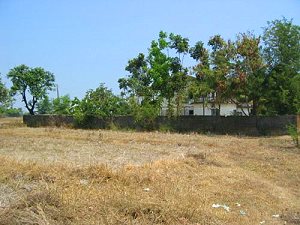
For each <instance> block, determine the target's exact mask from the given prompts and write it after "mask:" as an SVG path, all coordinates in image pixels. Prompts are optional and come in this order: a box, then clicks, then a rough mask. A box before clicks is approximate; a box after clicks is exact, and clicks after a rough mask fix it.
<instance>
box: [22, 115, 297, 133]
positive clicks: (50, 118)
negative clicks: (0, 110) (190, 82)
mask: <svg viewBox="0 0 300 225" xmlns="http://www.w3.org/2000/svg"><path fill="white" fill-rule="evenodd" d="M23 121H24V123H25V124H27V126H29V127H40V126H69V127H77V128H89V129H109V128H111V127H116V128H119V129H136V130H143V129H142V128H141V126H139V124H137V123H135V121H134V118H133V117H131V116H119V117H114V118H111V119H107V120H103V119H101V118H95V117H91V118H89V120H88V121H86V123H85V124H84V125H81V126H79V127H78V125H76V121H75V120H74V118H73V117H72V116H62V115H35V116H31V115H24V116H23ZM290 124H293V125H295V126H297V127H298V128H300V116H299V115H298V116H297V115H285V116H250V117H238V116H228V117H223V116H180V117H177V118H171V119H170V118H167V117H158V118H157V119H156V120H155V122H154V124H153V129H155V130H170V131H174V132H198V133H213V134H241V135H255V136H256V135H283V134H287V129H286V127H287V126H288V125H290Z"/></svg>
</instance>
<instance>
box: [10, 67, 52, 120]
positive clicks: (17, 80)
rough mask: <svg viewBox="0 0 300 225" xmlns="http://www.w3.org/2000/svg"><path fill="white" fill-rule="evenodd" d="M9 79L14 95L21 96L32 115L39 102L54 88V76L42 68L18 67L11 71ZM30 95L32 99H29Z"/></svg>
mask: <svg viewBox="0 0 300 225" xmlns="http://www.w3.org/2000/svg"><path fill="white" fill-rule="evenodd" d="M7 77H8V78H10V80H11V82H12V84H13V86H12V88H11V91H12V93H13V94H17V93H19V94H21V96H22V101H23V102H24V103H25V107H26V108H27V110H28V111H29V113H30V114H31V115H34V113H35V112H34V109H35V106H36V104H37V102H38V101H39V100H41V99H43V98H44V97H45V96H46V95H47V91H50V90H52V89H53V87H54V80H55V79H54V75H53V74H52V73H50V72H48V71H45V70H44V69H43V68H41V67H36V68H29V67H28V66H26V65H20V66H17V67H15V68H13V69H11V70H10V71H9V73H8V74H7ZM28 95H30V96H31V99H30V100H29V99H28Z"/></svg>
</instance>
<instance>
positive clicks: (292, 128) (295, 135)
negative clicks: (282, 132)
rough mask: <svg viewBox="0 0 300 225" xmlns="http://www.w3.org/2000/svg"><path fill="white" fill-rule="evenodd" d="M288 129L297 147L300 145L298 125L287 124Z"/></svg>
mask: <svg viewBox="0 0 300 225" xmlns="http://www.w3.org/2000/svg"><path fill="white" fill-rule="evenodd" d="M287 131H288V133H289V135H290V136H291V138H292V140H293V142H294V144H295V145H296V147H298V148H299V147H300V146H299V136H300V132H299V131H298V130H297V127H296V126H295V125H292V124H291V125H288V126H287Z"/></svg>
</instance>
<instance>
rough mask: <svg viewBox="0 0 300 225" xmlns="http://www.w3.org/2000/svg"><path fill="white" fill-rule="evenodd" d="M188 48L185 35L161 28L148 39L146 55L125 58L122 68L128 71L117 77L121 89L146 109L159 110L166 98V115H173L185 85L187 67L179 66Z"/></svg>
mask: <svg viewBox="0 0 300 225" xmlns="http://www.w3.org/2000/svg"><path fill="white" fill-rule="evenodd" d="M188 50H189V44H188V39H187V38H183V37H181V36H180V35H175V34H173V33H171V34H170V35H168V34H167V33H165V32H162V31H161V32H160V33H159V38H158V40H153V41H152V42H151V46H150V48H149V49H148V55H147V56H145V55H144V54H142V53H140V54H139V55H138V57H136V58H134V59H132V60H129V62H128V65H127V67H126V71H128V72H129V73H130V74H129V75H128V77H127V78H121V79H119V86H120V88H121V89H122V92H123V93H127V94H130V95H131V96H135V97H138V98H139V101H140V106H141V107H142V106H143V104H144V105H145V107H147V108H148V107H149V106H150V105H152V106H153V108H157V109H159V108H160V106H161V104H162V99H166V100H167V102H168V114H169V115H170V116H172V115H173V114H174V112H173V111H174V105H173V101H175V103H176V106H177V107H176V108H177V110H176V111H177V114H178V112H179V110H180V104H181V102H182V96H183V90H184V89H185V87H186V78H187V73H188V70H187V69H186V68H184V67H183V60H184V57H185V55H187V53H188ZM157 106H159V107H157ZM158 112H159V111H157V114H158Z"/></svg>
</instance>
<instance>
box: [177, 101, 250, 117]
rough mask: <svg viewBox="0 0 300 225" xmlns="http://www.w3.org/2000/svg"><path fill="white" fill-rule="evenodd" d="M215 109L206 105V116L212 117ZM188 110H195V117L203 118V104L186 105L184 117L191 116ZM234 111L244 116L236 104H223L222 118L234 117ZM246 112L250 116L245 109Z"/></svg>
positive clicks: (210, 105)
mask: <svg viewBox="0 0 300 225" xmlns="http://www.w3.org/2000/svg"><path fill="white" fill-rule="evenodd" d="M212 108H213V105H212V104H210V103H208V104H206V105H205V108H204V110H205V114H204V115H205V116H211V115H212V112H211V109H212ZM188 109H193V110H194V115H195V116H203V104H202V103H194V104H190V105H186V106H185V110H184V114H182V115H189V114H188ZM234 110H236V112H240V113H241V115H243V116H244V114H243V112H242V110H241V109H240V108H237V106H236V104H234V103H222V104H221V111H220V116H232V115H234ZM244 112H245V113H246V115H247V116H248V115H249V114H248V110H247V109H244Z"/></svg>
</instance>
